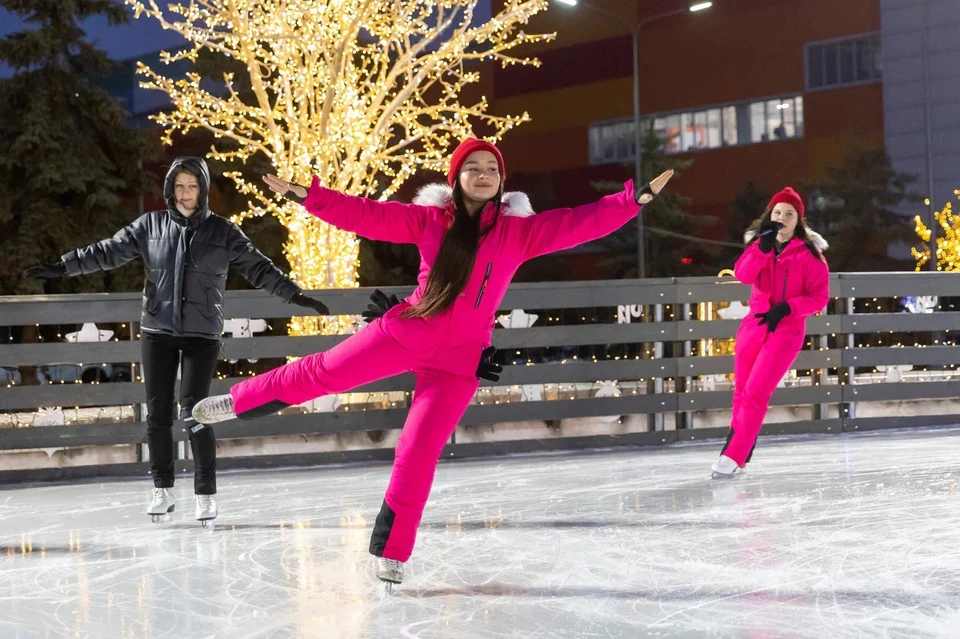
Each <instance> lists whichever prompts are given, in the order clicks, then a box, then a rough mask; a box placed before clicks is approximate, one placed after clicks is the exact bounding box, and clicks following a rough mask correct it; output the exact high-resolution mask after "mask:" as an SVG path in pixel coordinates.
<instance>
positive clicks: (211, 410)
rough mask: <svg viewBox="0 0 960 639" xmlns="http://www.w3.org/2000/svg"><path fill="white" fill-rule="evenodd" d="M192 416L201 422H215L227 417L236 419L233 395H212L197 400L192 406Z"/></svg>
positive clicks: (227, 418)
mask: <svg viewBox="0 0 960 639" xmlns="http://www.w3.org/2000/svg"><path fill="white" fill-rule="evenodd" d="M193 418H194V419H195V420H197V422H199V423H201V424H216V423H217V422H225V421H227V420H229V419H236V418H237V413H236V412H234V410H233V396H231V395H230V393H227V394H226V395H214V396H213V397H207V398H206V399H201V400H200V401H199V402H197V404H196V406H194V407H193Z"/></svg>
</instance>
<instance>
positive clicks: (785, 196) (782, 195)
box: [767, 186, 804, 217]
mask: <svg viewBox="0 0 960 639" xmlns="http://www.w3.org/2000/svg"><path fill="white" fill-rule="evenodd" d="M781 202H783V203H784V204H789V205H790V206H792V207H793V208H795V209H797V214H798V215H799V216H800V217H803V216H804V211H803V198H802V197H800V194H799V193H797V192H796V191H794V190H793V189H792V188H790V187H789V186H788V187H786V188H785V189H783V190H782V191H780V192H779V193H777V194H776V195H774V196H773V199H772V200H770V204H768V205H767V206H768V207H769V208H773V207H774V206H776V205H777V204H780V203H781Z"/></svg>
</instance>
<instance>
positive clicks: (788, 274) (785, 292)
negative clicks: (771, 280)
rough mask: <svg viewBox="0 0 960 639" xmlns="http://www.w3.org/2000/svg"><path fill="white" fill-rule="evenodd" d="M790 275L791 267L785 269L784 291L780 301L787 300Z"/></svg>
mask: <svg viewBox="0 0 960 639" xmlns="http://www.w3.org/2000/svg"><path fill="white" fill-rule="evenodd" d="M789 277H790V269H785V270H784V271H783V293H781V294H780V301H781V302H786V301H787V279H788V278H789Z"/></svg>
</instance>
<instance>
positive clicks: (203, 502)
mask: <svg viewBox="0 0 960 639" xmlns="http://www.w3.org/2000/svg"><path fill="white" fill-rule="evenodd" d="M196 500H197V521H199V522H200V526H202V527H203V528H206V527H207V522H208V521H210V520H212V519H216V518H217V515H218V514H219V513H220V507H219V506H217V500H216V499H214V498H213V495H197V496H196Z"/></svg>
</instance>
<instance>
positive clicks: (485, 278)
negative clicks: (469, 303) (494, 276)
mask: <svg viewBox="0 0 960 639" xmlns="http://www.w3.org/2000/svg"><path fill="white" fill-rule="evenodd" d="M492 270H493V262H487V272H486V273H485V274H484V276H483V283H482V284H481V285H480V292H479V293H477V301H476V303H475V304H474V305H473V307H474V308H480V300H482V299H483V293H484V291H486V290H487V281H488V280H489V279H490V271H492Z"/></svg>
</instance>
